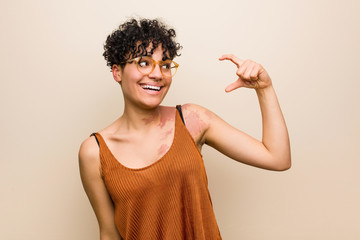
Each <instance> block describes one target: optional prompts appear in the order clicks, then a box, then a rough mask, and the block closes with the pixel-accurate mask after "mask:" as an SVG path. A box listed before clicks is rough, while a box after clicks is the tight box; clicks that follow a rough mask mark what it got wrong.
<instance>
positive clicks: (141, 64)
mask: <svg viewBox="0 0 360 240" xmlns="http://www.w3.org/2000/svg"><path fill="white" fill-rule="evenodd" d="M138 65H139V67H142V68H144V67H149V66H151V60H149V59H146V58H141V59H140V60H139V62H138Z"/></svg>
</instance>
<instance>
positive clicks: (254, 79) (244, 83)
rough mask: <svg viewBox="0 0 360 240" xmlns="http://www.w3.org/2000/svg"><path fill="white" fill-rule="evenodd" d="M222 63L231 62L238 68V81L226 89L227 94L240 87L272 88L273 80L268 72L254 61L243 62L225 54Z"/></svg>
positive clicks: (221, 59)
mask: <svg viewBox="0 0 360 240" xmlns="http://www.w3.org/2000/svg"><path fill="white" fill-rule="evenodd" d="M219 60H220V61H223V60H230V61H232V62H233V63H234V64H235V65H236V66H237V68H238V69H237V71H236V75H238V77H239V78H238V79H237V80H236V81H235V82H233V83H231V84H230V85H229V86H227V87H226V89H225V91H226V92H231V91H233V90H235V89H237V88H240V87H246V88H254V89H264V88H266V87H269V86H271V84H272V83H271V79H270V76H269V75H268V73H267V72H266V70H265V69H264V68H263V67H262V66H261V65H260V64H259V63H256V62H254V61H252V60H245V61H244V60H241V59H239V58H237V57H236V56H234V55H232V54H225V55H223V56H221V57H220V58H219Z"/></svg>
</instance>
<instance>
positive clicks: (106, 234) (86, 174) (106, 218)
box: [79, 137, 121, 240]
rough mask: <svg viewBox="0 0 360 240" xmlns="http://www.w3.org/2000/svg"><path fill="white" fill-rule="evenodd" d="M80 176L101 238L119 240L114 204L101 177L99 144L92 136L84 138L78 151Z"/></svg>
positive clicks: (103, 239)
mask: <svg viewBox="0 0 360 240" xmlns="http://www.w3.org/2000/svg"><path fill="white" fill-rule="evenodd" d="M79 167H80V176H81V180H82V183H83V186H84V189H85V192H86V194H87V196H88V198H89V200H90V203H91V206H92V207H93V209H94V212H95V215H96V218H97V220H98V223H99V228H100V239H101V240H120V239H121V237H120V234H119V232H118V231H117V229H116V226H115V223H114V206H113V203H112V201H111V199H110V196H109V194H108V192H107V190H106V187H105V184H104V182H103V180H102V177H101V171H100V169H101V168H100V156H99V146H98V145H97V143H96V141H95V139H94V137H89V138H88V139H86V140H85V141H84V142H83V143H82V145H81V147H80V151H79Z"/></svg>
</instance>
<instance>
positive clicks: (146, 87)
mask: <svg viewBox="0 0 360 240" xmlns="http://www.w3.org/2000/svg"><path fill="white" fill-rule="evenodd" d="M141 87H142V88H143V89H145V90H151V91H156V92H158V91H160V89H161V87H158V86H151V85H141Z"/></svg>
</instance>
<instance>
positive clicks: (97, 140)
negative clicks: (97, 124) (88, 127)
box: [90, 133, 100, 147]
mask: <svg viewBox="0 0 360 240" xmlns="http://www.w3.org/2000/svg"><path fill="white" fill-rule="evenodd" d="M90 136H94V137H95V140H96V143H97V145H98V146H99V147H100V143H99V139H98V138H97V136H96V134H95V133H92V134H91V135H90Z"/></svg>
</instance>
